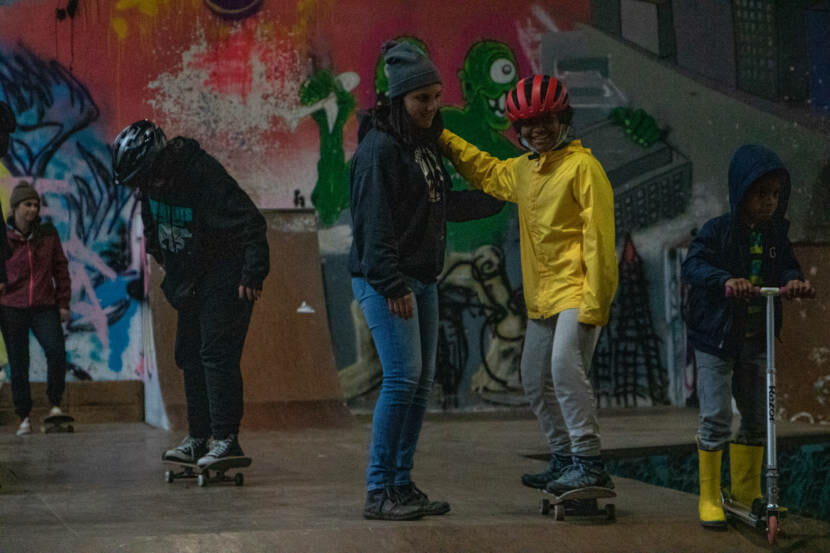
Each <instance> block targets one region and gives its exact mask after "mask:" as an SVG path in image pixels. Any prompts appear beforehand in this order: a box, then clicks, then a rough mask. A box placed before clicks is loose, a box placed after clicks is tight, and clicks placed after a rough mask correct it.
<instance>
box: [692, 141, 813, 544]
mask: <svg viewBox="0 0 830 553" xmlns="http://www.w3.org/2000/svg"><path fill="white" fill-rule="evenodd" d="M789 195H790V176H789V173H788V171H787V169H786V167H784V164H783V163H782V162H781V160H780V159H779V158H778V156H777V155H776V154H775V153H774V152H772V151H770V150H768V149H767V148H764V147H763V146H756V145H744V146H741V147H740V148H739V149H738V151H737V152H735V155H734V156H733V157H732V162H731V164H730V166H729V203H730V207H731V210H730V212H729V213H726V214H724V215H721V216H720V217H715V218H714V219H711V220H709V221H708V222H707V223H706V224H705V225H703V228H702V229H701V230H700V232H699V233H698V234H697V236H696V237H695V239H694V240H693V241H692V243H691V245H690V246H689V253H688V255H687V257H686V260H685V261H684V262H683V269H682V275H683V279H684V281H686V283H688V284H689V285H690V289H689V299H688V313H687V315H686V318H687V320H686V323H687V325H688V332H689V339H690V341H691V343H692V346H693V347H694V348H695V359H696V361H697V369H698V397H699V399H700V423H699V427H698V434H697V442H698V461H699V467H700V502H699V504H698V510H699V514H700V521H701V524H703V526H704V527H707V528H725V527H726V519H725V516H724V512H723V504H722V502H721V495H720V475H721V458H722V454H723V449H724V447H725V446H726V444H727V443H728V442H729V439H730V437H731V424H732V396H733V395H734V397H735V402H736V404H737V407H738V410H739V411H740V414H741V425H740V429H739V431H738V435H737V436H736V438H735V441H734V442H732V443H730V444H729V445H730V447H729V459H730V462H729V465H730V478H731V495H732V497H733V498H734V499H735V500H736V501H737V502H739V503H742V504H744V505H747V506H748V507H752V506H753V503H754V504H755V509H758V508H761V509H763V501H762V500H761V498H762V495H761V472H762V465H763V460H764V441H765V437H766V423H765V418H764V415H765V411H766V401H765V384H764V383H765V367H766V347H765V343H766V342H765V332H766V330H765V318H764V304H763V298H761V297H760V296H758V295H757V294H756V293H755V288H756V287H760V286H772V287H784V288H785V291H784V296H785V297H790V298H793V297H810V296H812V295H813V294H814V291H813V289H812V287H811V286H810V283H809V281H805V280H804V275H803V274H802V272H801V268H800V267H799V264H798V261H797V260H796V259H795V256H794V255H793V249H792V244H791V243H790V240H789V238H788V237H787V232H788V230H789V226H790V223H789V221H787V220H786V219H785V218H784V214H785V213H786V210H787V202H788V200H789ZM727 288H731V289H732V291H733V292H734V293H733V294H732V296H731V297H727V296H726V289H727ZM780 328H781V301H780V299H779V298H777V297H776V298H775V333H776V336H777V335H778V332H779V330H780Z"/></svg>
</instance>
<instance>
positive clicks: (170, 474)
mask: <svg viewBox="0 0 830 553" xmlns="http://www.w3.org/2000/svg"><path fill="white" fill-rule="evenodd" d="M162 462H163V463H164V464H166V465H172V466H174V467H178V469H179V470H176V469H171V470H168V471H165V472H164V481H165V482H167V483H168V484H170V483H172V482H173V481H174V480H178V479H180V478H195V479H196V483H197V484H198V485H199V487H202V488H203V487H205V486H207V485H208V484H215V483H219V482H233V483H234V484H236V485H237V486H241V485H242V484H244V483H245V477H244V476H243V475H242V473H241V472H237V473H236V474H234V475H233V476H228V475H226V474H225V473H226V472H228V471H229V470H231V469H242V468H245V467H247V466H250V464H251V458H250V457H226V458H224V459H219V460H218V461H214V462H212V463H210V464H209V465H205V466H203V467H200V466H199V465H197V464H196V463H182V462H180V461H172V460H169V459H164V460H162Z"/></svg>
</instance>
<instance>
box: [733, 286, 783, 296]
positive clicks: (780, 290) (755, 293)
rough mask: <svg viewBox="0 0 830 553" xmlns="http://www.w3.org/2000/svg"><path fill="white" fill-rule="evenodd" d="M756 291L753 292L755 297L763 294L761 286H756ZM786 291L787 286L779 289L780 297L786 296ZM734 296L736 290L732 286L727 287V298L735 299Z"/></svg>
mask: <svg viewBox="0 0 830 553" xmlns="http://www.w3.org/2000/svg"><path fill="white" fill-rule="evenodd" d="M754 290H755V291H754V292H753V295H755V296H758V295H760V294H761V287H760V286H756V287H755V288H754ZM786 291H787V287H786V286H782V287H780V288H779V289H778V293H779V294H780V295H782V296H783V295H784V293H785V292H786ZM734 295H735V289H734V288H732V287H731V286H727V287H726V297H727V298H731V297H733V296H734Z"/></svg>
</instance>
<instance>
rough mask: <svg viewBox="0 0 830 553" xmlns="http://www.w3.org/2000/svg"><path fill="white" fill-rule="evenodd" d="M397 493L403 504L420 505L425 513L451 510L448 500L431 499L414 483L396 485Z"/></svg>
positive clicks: (438, 513)
mask: <svg viewBox="0 0 830 553" xmlns="http://www.w3.org/2000/svg"><path fill="white" fill-rule="evenodd" d="M394 490H395V494H396V495H397V496H398V500H399V501H400V503H401V505H414V506H417V507H420V508H421V510H422V511H423V512H424V515H443V514H445V513H449V512H450V504H449V503H447V502H446V501H430V500H429V497H427V494H425V493H424V492H422V491H421V490H419V489H418V487H417V486H416V485H415V484H414V483H409V484H405V485H403V486H395V488H394Z"/></svg>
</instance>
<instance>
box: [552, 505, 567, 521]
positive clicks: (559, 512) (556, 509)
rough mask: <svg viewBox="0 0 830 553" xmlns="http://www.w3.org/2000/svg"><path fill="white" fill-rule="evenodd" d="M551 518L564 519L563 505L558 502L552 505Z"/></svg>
mask: <svg viewBox="0 0 830 553" xmlns="http://www.w3.org/2000/svg"><path fill="white" fill-rule="evenodd" d="M553 518H555V519H556V520H565V505H564V503H560V504H559V505H554V506H553Z"/></svg>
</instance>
